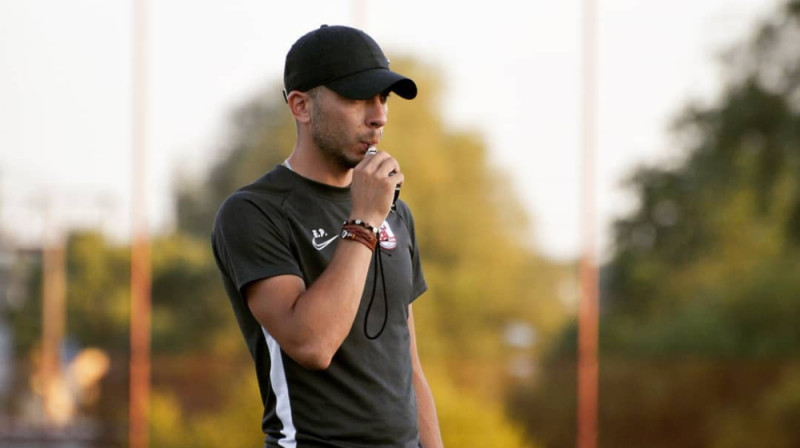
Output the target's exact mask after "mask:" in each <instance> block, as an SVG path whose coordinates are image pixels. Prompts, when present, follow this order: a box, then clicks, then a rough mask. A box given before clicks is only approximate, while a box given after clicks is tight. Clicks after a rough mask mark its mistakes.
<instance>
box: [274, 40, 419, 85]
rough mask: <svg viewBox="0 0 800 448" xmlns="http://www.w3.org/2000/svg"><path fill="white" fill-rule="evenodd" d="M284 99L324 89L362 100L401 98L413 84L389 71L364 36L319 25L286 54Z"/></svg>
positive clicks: (381, 54)
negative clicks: (386, 94)
mask: <svg viewBox="0 0 800 448" xmlns="http://www.w3.org/2000/svg"><path fill="white" fill-rule="evenodd" d="M283 85H284V87H285V90H284V96H286V95H288V94H289V92H291V91H293V90H299V91H301V92H305V91H307V90H310V89H313V88H314V87H317V86H325V87H327V88H329V89H331V90H333V91H334V92H336V93H338V94H339V95H342V96H344V97H346V98H351V99H356V100H365V99H369V98H372V97H374V96H375V95H378V94H380V93H383V92H386V91H393V92H395V93H396V94H398V95H399V96H401V97H403V98H405V99H408V100H410V99H412V98H414V97H416V96H417V85H416V84H415V83H414V81H412V80H411V79H409V78H406V77H405V76H403V75H400V74H398V73H395V72H393V71H391V70H389V59H387V58H386V56H385V55H384V54H383V51H381V48H380V47H379V46H378V44H377V43H376V42H375V40H374V39H372V38H371V37H369V36H368V35H367V33H365V32H363V31H361V30H358V29H355V28H350V27H347V26H338V25H336V26H328V25H322V26H321V27H320V28H319V29H316V30H314V31H311V32H309V33H307V34H305V35H304V36H303V37H301V38H300V39H298V40H297V42H295V43H294V45H292V48H291V49H290V50H289V53H288V54H286V65H285V66H284V70H283Z"/></svg>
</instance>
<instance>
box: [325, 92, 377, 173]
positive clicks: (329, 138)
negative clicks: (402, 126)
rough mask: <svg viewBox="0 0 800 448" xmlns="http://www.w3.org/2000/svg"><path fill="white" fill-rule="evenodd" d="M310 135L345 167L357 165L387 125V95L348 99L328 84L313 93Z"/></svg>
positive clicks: (327, 156) (334, 159)
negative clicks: (365, 98) (327, 86)
mask: <svg viewBox="0 0 800 448" xmlns="http://www.w3.org/2000/svg"><path fill="white" fill-rule="evenodd" d="M310 96H311V98H312V101H313V107H312V109H311V137H312V139H313V140H314V144H316V145H317V147H318V148H319V149H320V151H321V152H322V154H323V156H325V157H326V158H328V159H329V160H331V161H332V162H334V163H335V164H337V165H339V166H340V167H341V168H344V169H351V168H354V167H355V166H356V165H358V163H359V162H360V161H361V160H362V159H363V158H364V155H365V154H366V153H367V149H369V147H370V146H376V145H377V144H378V142H379V141H380V138H381V134H382V133H383V126H384V125H386V120H387V113H388V106H387V97H388V93H387V94H380V95H375V97H373V98H370V99H368V100H353V99H349V98H345V97H343V96H341V95H339V94H337V93H336V92H334V91H332V90H330V89H327V88H325V87H317V88H316V89H314V91H313V92H311V93H310Z"/></svg>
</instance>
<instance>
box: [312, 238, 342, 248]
mask: <svg viewBox="0 0 800 448" xmlns="http://www.w3.org/2000/svg"><path fill="white" fill-rule="evenodd" d="M338 237H339V235H335V236H334V237H333V238H331V239H329V240H326V241H323V242H321V243H318V242H317V241H316V238H314V239H313V240H311V244H313V245H314V249H317V250H322V249H325V248H326V247H328V245H329V244H331V243H332V242H333V240H335V239H336V238H338Z"/></svg>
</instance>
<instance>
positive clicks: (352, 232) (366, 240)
mask: <svg viewBox="0 0 800 448" xmlns="http://www.w3.org/2000/svg"><path fill="white" fill-rule="evenodd" d="M339 236H340V237H341V238H342V239H344V240H352V241H358V242H359V243H361V244H363V245H365V246H367V248H369V250H370V251H374V250H375V248H376V247H377V246H378V237H377V236H376V235H375V234H374V233H372V232H371V231H369V230H366V229H364V228H363V227H360V226H357V225H354V224H345V225H344V226H342V232H341V233H340V234H339Z"/></svg>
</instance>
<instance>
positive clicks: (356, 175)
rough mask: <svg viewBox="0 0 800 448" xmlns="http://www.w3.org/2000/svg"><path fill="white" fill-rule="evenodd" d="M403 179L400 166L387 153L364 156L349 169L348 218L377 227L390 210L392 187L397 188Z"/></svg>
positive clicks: (392, 194)
mask: <svg viewBox="0 0 800 448" xmlns="http://www.w3.org/2000/svg"><path fill="white" fill-rule="evenodd" d="M403 179H404V178H403V173H402V172H400V164H399V163H398V162H397V160H396V159H395V158H393V157H392V156H391V155H389V153H387V152H385V151H378V152H377V153H375V154H370V153H367V155H366V156H365V157H364V159H363V160H362V161H361V162H360V163H359V164H358V165H356V167H355V169H353V183H352V185H351V186H350V194H351V195H352V209H351V211H350V219H360V220H362V221H366V222H368V223H369V224H370V225H372V226H375V227H380V225H381V224H382V223H383V221H384V220H385V219H386V216H387V215H388V214H389V210H390V209H391V207H392V201H393V199H394V190H395V187H396V186H397V185H401V184H402V183H403Z"/></svg>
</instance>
